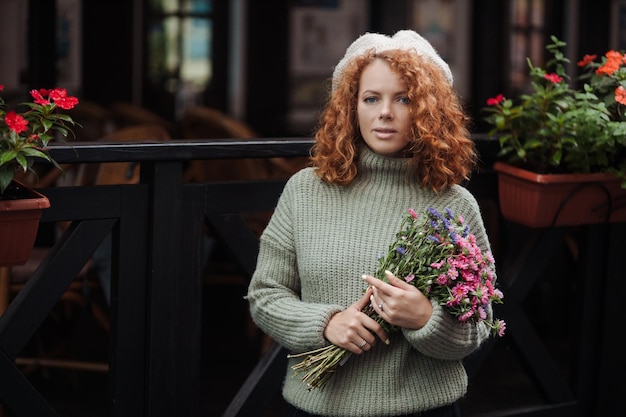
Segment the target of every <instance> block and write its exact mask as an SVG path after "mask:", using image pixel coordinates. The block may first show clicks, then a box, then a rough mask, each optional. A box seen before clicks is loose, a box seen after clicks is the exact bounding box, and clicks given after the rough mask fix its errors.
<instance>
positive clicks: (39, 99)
mask: <svg viewBox="0 0 626 417" xmlns="http://www.w3.org/2000/svg"><path fill="white" fill-rule="evenodd" d="M30 95H31V96H33V99H34V101H35V103H36V104H41V105H42V106H45V105H46V104H50V100H48V99H45V98H44V95H45V96H47V95H48V90H44V89H43V88H42V89H41V90H30Z"/></svg>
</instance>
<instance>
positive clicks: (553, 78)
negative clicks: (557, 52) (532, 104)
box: [543, 72, 563, 84]
mask: <svg viewBox="0 0 626 417" xmlns="http://www.w3.org/2000/svg"><path fill="white" fill-rule="evenodd" d="M543 78H545V79H546V80H548V81H550V82H551V83H554V84H557V83H560V82H561V81H563V77H559V76H558V75H557V74H556V73H554V72H553V73H552V74H546V75H544V76H543Z"/></svg>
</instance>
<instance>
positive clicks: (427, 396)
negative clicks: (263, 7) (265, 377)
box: [247, 31, 490, 417]
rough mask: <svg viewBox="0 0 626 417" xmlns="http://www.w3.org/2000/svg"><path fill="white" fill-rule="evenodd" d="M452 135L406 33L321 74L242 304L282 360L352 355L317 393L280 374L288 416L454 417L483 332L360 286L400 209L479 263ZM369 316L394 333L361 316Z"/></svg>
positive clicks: (377, 39)
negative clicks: (326, 89)
mask: <svg viewBox="0 0 626 417" xmlns="http://www.w3.org/2000/svg"><path fill="white" fill-rule="evenodd" d="M466 123H467V117H466V115H465V114H464V113H463V111H462V109H461V106H460V103H459V100H458V98H457V96H456V95H455V93H454V90H453V88H452V74H451V72H450V69H449V67H448V65H447V64H446V63H445V62H444V61H443V60H442V59H441V58H440V57H439V55H437V53H436V51H435V50H434V49H433V48H432V46H431V45H430V44H429V43H428V42H427V41H426V40H425V39H423V38H422V37H421V36H420V35H418V34H417V33H415V32H413V31H400V32H398V33H396V34H395V35H394V36H393V37H387V36H385V35H381V34H372V33H368V34H365V35H363V36H361V37H360V38H359V39H357V40H356V41H355V42H354V43H353V44H352V45H351V46H350V47H349V48H348V49H347V51H346V54H345V56H344V57H343V58H342V60H341V61H340V62H339V64H338V65H337V67H336V68H335V71H334V73H333V83H332V91H331V95H330V99H329V101H328V103H327V106H326V108H325V110H324V112H323V114H322V116H321V119H320V127H319V129H318V130H317V132H316V135H315V139H316V142H315V145H314V147H313V151H312V162H313V167H311V168H305V169H303V170H301V171H299V172H298V173H296V174H295V175H294V176H293V177H292V178H290V180H289V181H288V183H287V185H286V186H285V189H284V191H283V194H282V195H281V197H280V199H279V202H278V205H277V207H276V210H275V212H274V214H273V216H272V219H271V221H270V223H269V224H268V226H267V228H266V229H265V231H264V232H263V235H262V237H261V248H260V252H259V257H258V263H257V269H256V271H255V273H254V276H253V278H252V281H251V283H250V286H249V291H248V296H247V298H248V300H249V302H250V311H251V315H252V318H253V319H254V321H255V323H256V324H257V325H258V326H259V328H260V329H262V330H263V331H264V332H266V333H267V334H268V335H270V336H271V337H272V338H273V339H274V340H276V341H277V342H278V343H280V344H281V345H282V346H284V347H286V348H287V349H288V350H290V351H291V352H294V353H299V352H305V351H309V350H312V349H316V348H321V347H324V346H327V345H329V344H331V343H332V344H335V345H337V346H339V347H342V348H345V349H348V350H349V351H351V352H352V353H353V355H352V357H351V358H350V360H348V361H347V362H346V363H345V364H344V365H343V366H342V367H341V368H340V369H339V370H338V371H337V372H336V373H335V374H334V375H333V377H332V378H331V379H330V380H329V381H328V382H327V383H326V385H324V387H322V388H320V389H313V390H309V389H308V387H307V386H306V384H304V383H303V382H302V381H301V379H300V378H299V377H294V376H293V371H292V370H291V369H288V371H287V376H286V379H285V382H284V387H283V396H284V398H285V400H286V401H287V403H288V404H290V406H292V409H291V411H290V413H291V414H289V416H333V417H374V416H375V417H381V416H430V417H433V416H449V415H454V404H455V402H456V401H457V400H458V399H459V398H461V397H462V396H463V395H464V394H465V392H466V389H467V375H466V373H465V370H464V368H463V365H462V364H461V360H462V359H463V358H464V357H465V356H467V355H469V354H470V353H472V352H473V351H474V350H476V349H477V348H478V347H479V346H480V344H481V343H482V342H483V341H484V340H486V339H487V338H488V337H489V329H488V328H487V327H486V326H485V325H484V324H483V323H479V324H469V323H465V324H461V323H460V322H459V321H457V320H456V319H455V318H453V317H452V316H451V315H450V314H448V313H446V312H444V311H443V310H442V308H441V307H440V306H439V305H436V304H435V305H434V304H431V302H430V301H429V300H428V298H427V297H426V296H425V295H424V294H422V293H421V292H420V291H419V290H417V289H416V288H415V287H413V286H411V285H409V284H407V283H405V282H404V281H402V280H400V279H398V278H396V277H393V276H391V277H390V284H386V283H383V282H382V281H380V280H378V279H375V278H373V277H371V276H369V275H368V274H372V273H373V271H375V270H376V266H377V258H378V256H379V255H380V254H381V253H384V252H385V251H386V250H387V248H388V246H389V244H390V243H391V242H392V241H393V239H394V236H395V233H396V232H397V230H398V229H399V225H400V223H401V221H402V218H403V216H404V214H405V213H406V211H407V209H408V208H414V209H415V210H417V211H419V210H423V209H425V208H427V207H434V208H437V209H439V210H442V209H444V208H445V207H448V208H450V209H451V210H452V211H453V212H455V213H458V214H461V215H463V217H464V218H465V221H466V222H467V224H468V225H469V226H470V228H471V230H472V233H473V234H475V235H476V237H477V238H478V244H479V246H480V247H481V249H482V250H483V251H488V250H490V247H489V242H488V239H487V235H486V232H485V229H484V225H483V222H482V219H481V215H480V211H479V207H478V204H477V203H476V200H475V199H474V197H473V196H472V195H471V194H470V193H469V192H468V191H467V190H466V189H464V188H463V187H461V186H460V185H458V184H459V183H461V182H462V181H464V180H466V179H468V177H469V174H470V172H471V170H472V169H473V168H474V164H475V160H476V155H475V151H474V147H473V142H472V141H471V139H470V137H469V133H468V130H467V128H466ZM366 288H367V291H365V292H364V289H366ZM370 303H371V304H372V305H373V307H374V309H375V310H376V311H377V312H378V313H379V314H380V315H381V317H382V318H383V319H385V320H386V321H387V322H388V323H390V324H393V325H396V326H399V327H401V331H398V332H394V333H392V334H387V333H386V332H385V331H384V330H383V329H382V328H381V326H380V325H379V324H378V323H377V322H376V321H374V320H373V319H372V318H370V317H369V316H368V315H366V314H364V313H363V312H361V310H362V309H363V308H364V307H366V306H367V305H368V304H370ZM290 361H291V362H290V364H289V365H290V366H292V365H294V364H295V363H297V362H298V359H290Z"/></svg>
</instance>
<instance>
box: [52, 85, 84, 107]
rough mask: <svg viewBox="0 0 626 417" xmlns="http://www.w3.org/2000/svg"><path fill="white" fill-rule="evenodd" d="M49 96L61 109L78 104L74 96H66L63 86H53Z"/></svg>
mask: <svg viewBox="0 0 626 417" xmlns="http://www.w3.org/2000/svg"><path fill="white" fill-rule="evenodd" d="M50 98H51V99H52V100H53V101H54V102H55V103H56V105H57V106H59V107H60V108H62V109H65V110H70V109H72V108H74V106H75V105H77V104H78V99H77V98H76V97H72V96H68V95H67V90H66V89H65V88H55V89H54V90H52V91H50Z"/></svg>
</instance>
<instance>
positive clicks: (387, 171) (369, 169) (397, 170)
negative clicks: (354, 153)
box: [357, 144, 412, 183]
mask: <svg viewBox="0 0 626 417" xmlns="http://www.w3.org/2000/svg"><path fill="white" fill-rule="evenodd" d="M409 161H410V160H409V158H395V157H391V156H386V155H381V154H378V153H376V152H374V151H372V150H371V149H370V148H369V147H368V146H366V145H364V144H363V145H361V146H360V147H359V162H358V165H357V166H358V170H359V171H358V176H359V177H361V178H363V179H365V178H369V177H381V176H382V177H384V178H385V180H386V181H393V180H394V179H395V180H397V181H399V182H402V183H406V181H407V180H408V179H409V178H412V172H411V171H412V170H411V166H410V164H409Z"/></svg>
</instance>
